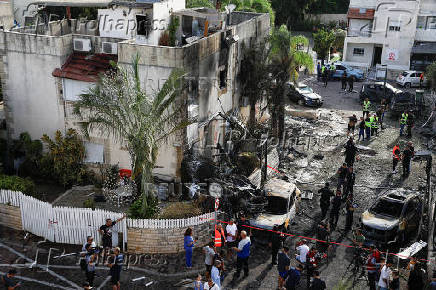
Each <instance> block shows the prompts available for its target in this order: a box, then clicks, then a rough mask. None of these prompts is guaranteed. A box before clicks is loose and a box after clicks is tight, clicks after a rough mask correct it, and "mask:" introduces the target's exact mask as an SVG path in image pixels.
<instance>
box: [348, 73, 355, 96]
mask: <svg viewBox="0 0 436 290" xmlns="http://www.w3.org/2000/svg"><path fill="white" fill-rule="evenodd" d="M353 89H354V76H349V77H348V91H349V92H350V93H352V92H353Z"/></svg>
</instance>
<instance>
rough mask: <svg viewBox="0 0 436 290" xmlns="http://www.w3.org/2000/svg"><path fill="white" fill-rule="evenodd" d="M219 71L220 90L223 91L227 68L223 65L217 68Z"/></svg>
mask: <svg viewBox="0 0 436 290" xmlns="http://www.w3.org/2000/svg"><path fill="white" fill-rule="evenodd" d="M219 71H220V79H219V81H220V83H219V85H220V89H221V90H222V89H225V88H226V87H227V66H225V65H223V66H220V68H219Z"/></svg>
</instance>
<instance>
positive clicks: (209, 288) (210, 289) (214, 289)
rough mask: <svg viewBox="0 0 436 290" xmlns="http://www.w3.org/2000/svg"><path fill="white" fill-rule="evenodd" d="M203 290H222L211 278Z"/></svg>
mask: <svg viewBox="0 0 436 290" xmlns="http://www.w3.org/2000/svg"><path fill="white" fill-rule="evenodd" d="M203 289H204V290H220V287H219V286H218V285H217V284H215V283H214V282H213V281H212V279H211V278H209V280H208V281H207V282H206V283H204V286H203Z"/></svg>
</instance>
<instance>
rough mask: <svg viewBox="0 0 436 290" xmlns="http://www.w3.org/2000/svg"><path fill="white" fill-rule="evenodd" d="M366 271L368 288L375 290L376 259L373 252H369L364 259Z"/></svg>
mask: <svg viewBox="0 0 436 290" xmlns="http://www.w3.org/2000/svg"><path fill="white" fill-rule="evenodd" d="M366 271H367V273H368V286H369V290H376V289H377V287H376V284H377V273H378V271H377V260H376V257H375V256H374V253H373V252H371V253H370V254H369V255H368V258H367V259H366Z"/></svg>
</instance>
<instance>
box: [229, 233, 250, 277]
mask: <svg viewBox="0 0 436 290" xmlns="http://www.w3.org/2000/svg"><path fill="white" fill-rule="evenodd" d="M250 247H251V240H250V238H249V237H248V236H247V232H246V231H241V241H240V242H239V244H238V247H234V248H233V250H234V251H236V252H237V260H236V273H235V277H234V278H236V279H237V278H239V276H240V274H241V270H242V268H243V269H244V278H245V277H247V276H248V258H249V257H250Z"/></svg>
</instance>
